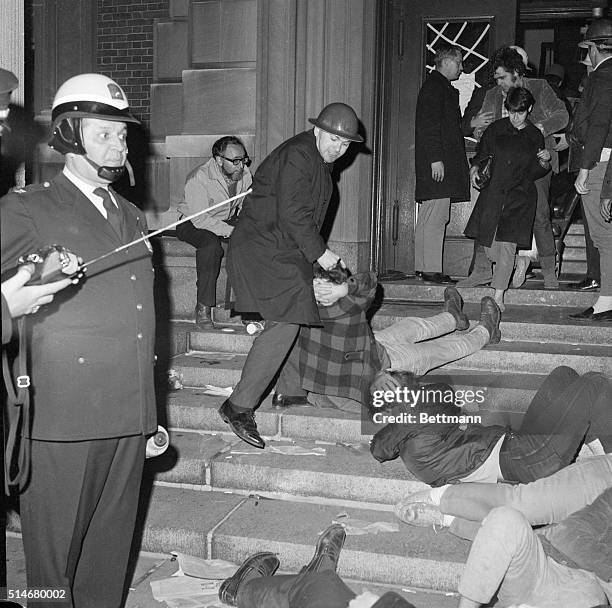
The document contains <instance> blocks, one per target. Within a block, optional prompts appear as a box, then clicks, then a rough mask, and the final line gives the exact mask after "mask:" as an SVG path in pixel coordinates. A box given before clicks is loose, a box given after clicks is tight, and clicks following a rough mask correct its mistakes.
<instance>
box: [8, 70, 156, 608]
mask: <svg viewBox="0 0 612 608" xmlns="http://www.w3.org/2000/svg"><path fill="white" fill-rule="evenodd" d="M51 118H52V121H53V138H52V140H51V142H50V145H51V146H52V147H53V148H55V149H56V150H57V151H58V152H60V153H61V154H63V155H64V167H63V169H62V171H61V172H60V173H59V175H57V176H56V177H55V178H54V179H52V180H50V181H48V182H44V183H42V184H36V185H31V186H27V187H26V188H23V189H14V190H13V191H11V192H10V193H9V194H7V195H6V196H5V197H3V198H2V199H1V200H0V214H1V217H2V223H1V231H2V233H1V237H2V238H1V259H2V272H5V271H7V270H12V269H14V268H15V266H16V265H17V261H18V259H19V257H20V256H22V255H25V254H29V253H31V252H33V251H38V250H39V249H41V248H42V247H44V246H47V245H50V244H52V243H62V245H64V246H65V247H66V248H68V249H69V250H71V251H78V253H79V255H81V256H82V257H83V258H84V259H85V260H86V261H87V260H91V259H93V258H97V257H99V256H101V255H103V254H106V253H108V252H109V251H112V250H113V249H115V248H117V247H120V246H121V245H123V244H126V243H129V242H131V241H132V240H134V239H136V238H139V237H142V236H143V235H146V234H147V224H146V221H145V217H144V214H143V213H142V212H141V211H140V210H139V209H138V208H136V207H135V206H134V205H132V204H131V203H130V202H128V201H127V200H125V199H124V198H122V197H121V196H119V195H118V194H117V193H116V192H115V191H114V190H112V189H111V188H110V187H109V186H110V184H111V183H113V181H115V180H116V179H117V178H118V177H120V176H121V174H122V173H123V172H124V170H125V164H126V162H127V145H126V140H127V125H128V123H137V122H138V121H137V119H136V118H134V117H133V116H132V115H131V114H130V111H129V105H128V101H127V99H126V96H125V93H124V92H123V90H122V89H121V87H120V86H119V85H118V84H117V83H116V82H115V81H113V80H111V79H110V78H108V77H106V76H104V75H102V74H79V75H77V76H74V77H72V78H70V79H69V80H67V81H66V82H65V83H63V84H62V85H61V86H60V87H59V89H58V91H57V93H56V95H55V98H54V100H53V106H52V112H51ZM154 334H155V314H154V308H153V268H152V265H151V251H150V249H149V247H148V246H147V244H145V242H141V243H139V244H138V245H134V246H132V247H131V248H129V249H127V250H126V251H124V252H123V253H122V255H121V256H111V257H108V258H106V259H105V260H103V261H101V262H100V263H99V264H97V265H95V267H90V268H89V272H88V276H87V280H85V281H82V282H80V283H79V285H76V286H68V287H66V288H64V289H63V290H62V291H60V292H58V293H56V294H55V296H54V301H53V302H52V303H51V304H49V305H47V307H46V308H45V310H44V312H43V311H39V313H38V315H37V319H36V323H34V324H33V325H32V327H31V335H30V336H29V337H30V353H29V354H30V366H31V378H32V382H33V385H34V388H35V391H34V392H33V394H32V404H33V406H34V407H33V409H32V410H31V411H33V416H32V419H31V420H29V421H26V422H25V423H24V425H23V434H24V436H25V438H24V441H26V442H27V446H28V449H29V451H30V464H31V466H30V470H29V472H28V471H25V472H24V474H25V484H24V486H23V487H21V488H20V490H21V495H20V514H21V525H22V535H23V545H24V552H25V560H26V577H27V583H28V587H29V588H31V589H34V588H40V589H64V590H66V593H67V596H68V597H69V600H70V602H71V606H73V607H74V608H117V606H120V605H121V604H122V600H123V594H124V582H125V577H126V573H127V571H128V560H129V556H130V547H131V544H132V537H133V533H134V528H135V524H136V512H137V508H138V499H139V494H140V485H141V478H142V470H143V465H144V460H145V444H146V440H147V436H148V435H151V434H153V433H154V432H156V431H157V420H156V418H157V416H156V406H155V390H154V382H153V378H154V373H153V371H154V338H155V336H154ZM28 473H29V474H28ZM43 603H44V605H46V603H47V602H46V601H45V602H43ZM28 604H31V605H32V606H36V605H37V604H40V603H39V602H37V601H36V600H35V599H28Z"/></svg>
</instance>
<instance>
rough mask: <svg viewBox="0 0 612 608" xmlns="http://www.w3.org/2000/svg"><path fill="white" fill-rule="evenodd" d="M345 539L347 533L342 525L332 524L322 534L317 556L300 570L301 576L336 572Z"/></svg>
mask: <svg viewBox="0 0 612 608" xmlns="http://www.w3.org/2000/svg"><path fill="white" fill-rule="evenodd" d="M345 539H346V531H345V530H344V527H343V526H341V525H340V524H332V525H331V526H329V528H327V530H324V531H323V532H321V535H320V536H319V540H318V541H317V548H316V549H315V554H314V555H313V556H312V559H311V560H310V562H309V563H308V565H307V566H304V567H303V568H302V569H301V570H300V574H303V573H305V572H323V571H325V570H331V571H332V572H335V571H336V568H337V567H338V560H339V559H340V551H342V547H343V546H344V541H345Z"/></svg>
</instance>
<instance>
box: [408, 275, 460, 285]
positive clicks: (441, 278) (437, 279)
mask: <svg viewBox="0 0 612 608" xmlns="http://www.w3.org/2000/svg"><path fill="white" fill-rule="evenodd" d="M415 274H416V273H415ZM420 278H421V279H423V281H425V282H426V283H437V284H438V285H454V284H455V283H456V282H457V281H455V279H451V278H450V277H449V276H448V275H447V274H442V273H441V272H422V273H421V276H420Z"/></svg>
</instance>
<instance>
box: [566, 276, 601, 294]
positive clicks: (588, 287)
mask: <svg viewBox="0 0 612 608" xmlns="http://www.w3.org/2000/svg"><path fill="white" fill-rule="evenodd" d="M568 287H569V288H570V289H577V290H578V291H594V290H595V289H599V288H600V287H601V285H600V283H599V281H598V280H597V279H590V278H589V277H587V278H586V279H582V281H580V282H579V283H570V284H569V285H568Z"/></svg>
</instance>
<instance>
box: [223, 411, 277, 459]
mask: <svg viewBox="0 0 612 608" xmlns="http://www.w3.org/2000/svg"><path fill="white" fill-rule="evenodd" d="M219 415H220V416H221V418H222V419H223V422H225V423H226V424H229V427H230V428H231V429H232V431H233V432H234V434H236V435H237V436H238V437H240V439H242V441H245V442H246V443H248V444H250V445H252V446H255V447H256V448H260V449H262V450H263V449H264V448H265V447H266V444H265V442H264V440H263V439H262V438H261V436H260V434H259V433H258V432H257V425H256V424H255V418H254V416H253V411H252V410H235V409H234V406H233V404H232V402H231V401H230V400H229V399H226V400H225V401H224V402H223V405H222V406H221V407H220V408H219Z"/></svg>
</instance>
